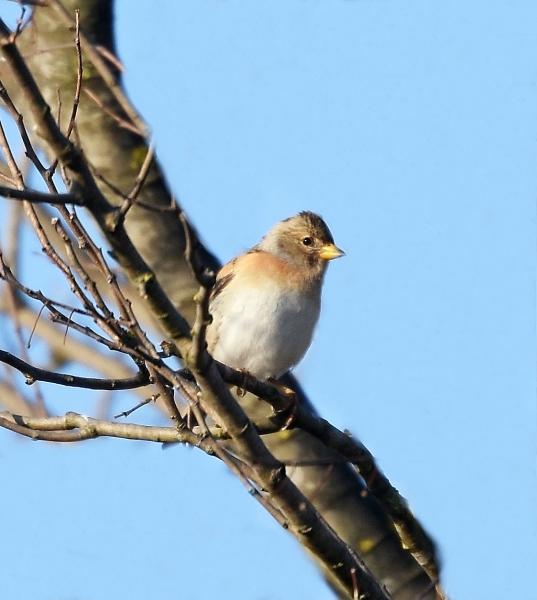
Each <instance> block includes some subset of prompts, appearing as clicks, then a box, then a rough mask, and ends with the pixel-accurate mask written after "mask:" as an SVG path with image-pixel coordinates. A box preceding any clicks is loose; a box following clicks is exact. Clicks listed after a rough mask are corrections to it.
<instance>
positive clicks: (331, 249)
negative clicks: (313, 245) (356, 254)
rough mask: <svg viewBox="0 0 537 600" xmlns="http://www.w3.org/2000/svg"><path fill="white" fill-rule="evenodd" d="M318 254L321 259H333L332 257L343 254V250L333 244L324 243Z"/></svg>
mask: <svg viewBox="0 0 537 600" xmlns="http://www.w3.org/2000/svg"><path fill="white" fill-rule="evenodd" d="M319 256H320V257H321V258H322V259H323V260H333V259H334V258H339V257H340V256H345V252H343V250H340V249H339V248H338V247H337V246H336V245H335V244H325V245H324V246H323V247H322V248H321V251H320V252H319Z"/></svg>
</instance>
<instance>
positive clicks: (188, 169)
mask: <svg viewBox="0 0 537 600" xmlns="http://www.w3.org/2000/svg"><path fill="white" fill-rule="evenodd" d="M152 6H153V7H155V8H152V9H149V8H148V3H147V2H141V1H140V0H120V2H119V3H118V6H117V30H118V35H119V38H118V45H119V52H120V57H121V59H122V60H123V62H124V64H125V66H126V69H127V73H126V76H125V83H126V86H127V89H128V91H129V93H130V95H131V97H132V99H133V101H134V102H135V104H136V105H137V106H138V108H139V109H140V111H141V113H142V114H143V116H144V117H145V118H146V120H147V122H148V123H149V124H150V126H151V128H152V131H153V134H154V137H155V140H156V144H157V151H158V155H159V158H160V160H161V161H162V163H163V165H164V167H165V169H166V172H167V174H168V177H169V179H170V183H171V186H172V188H173V190H174V193H175V194H176V195H177V196H178V197H179V198H180V199H181V202H182V204H183V206H184V207H185V209H186V210H187V212H188V213H189V215H190V216H191V217H192V219H193V221H194V222H195V223H196V224H198V225H199V227H200V231H201V234H202V236H203V237H204V239H205V241H206V242H207V243H208V244H209V246H210V247H211V248H212V249H213V250H214V251H215V252H216V253H217V254H218V256H219V257H220V258H221V259H222V260H228V259H229V258H231V257H232V256H233V255H235V254H236V253H238V252H240V251H242V250H244V249H245V248H247V247H249V246H252V245H254V244H255V243H256V242H257V241H258V240H259V239H260V237H261V236H262V235H263V234H264V233H265V232H266V231H267V229H268V228H269V227H270V226H271V225H273V224H274V223H275V222H276V221H278V220H280V219H282V218H284V217H287V216H289V215H291V214H293V213H295V212H297V211H298V210H302V209H310V210H314V211H318V212H319V213H321V214H322V215H323V216H324V217H325V218H326V220H327V222H328V223H329V225H330V227H331V229H332V232H333V234H334V237H335V239H336V242H337V244H338V245H339V246H341V247H342V248H344V249H345V251H346V252H347V257H346V258H344V259H342V260H340V261H337V262H336V263H334V264H332V265H331V267H330V269H329V274H328V277H327V282H326V287H325V296H324V308H323V314H322V317H321V323H320V326H319V328H318V330H317V335H316V339H315V341H314V345H313V346H312V348H311V350H310V352H309V353H308V355H307V357H306V359H305V360H304V361H303V363H302V364H301V365H300V366H299V367H298V369H297V374H298V376H299V377H300V379H301V381H302V382H303V384H304V385H305V387H306V389H307V390H308V391H309V393H310V395H311V397H312V399H313V401H314V403H315V404H316V406H317V407H318V408H319V410H320V412H321V413H322V415H323V416H325V417H327V418H328V419H330V420H331V421H332V422H333V423H334V424H335V425H337V426H338V427H340V428H347V429H349V430H351V431H352V432H354V433H355V434H356V435H358V436H359V437H360V438H361V439H362V440H363V441H364V442H365V443H366V444H367V446H368V447H369V448H370V450H371V451H372V452H373V453H374V454H375V456H376V457H377V459H378V460H379V463H380V465H381V467H382V468H383V470H384V471H385V473H386V474H387V475H388V477H389V478H390V479H391V481H392V482H393V483H394V484H395V485H396V486H397V487H398V488H399V489H400V491H401V493H402V494H403V495H404V496H406V497H407V498H408V499H409V501H410V504H411V506H412V508H413V509H414V510H415V512H416V514H417V515H418V516H419V518H420V519H422V521H423V523H424V524H425V525H426V527H427V528H428V529H429V531H430V532H431V534H432V535H433V536H434V537H435V539H436V540H437V542H438V544H439V546H440V549H441V552H442V556H443V558H444V565H445V568H444V583H445V587H446V589H447V591H448V593H450V594H451V596H452V598H453V600H494V599H496V598H497V599H500V598H516V599H517V600H536V599H537V581H536V579H537V576H536V569H535V565H537V516H536V512H537V508H536V507H537V486H536V445H537V432H536V427H537V425H536V423H537V419H536V417H537V414H536V412H537V411H536V398H535V390H536V363H535V361H536V343H535V338H536V320H535V267H536V259H535V241H536V235H535V229H536V219H535V217H536V203H535V200H536V191H537V176H536V156H537V153H536V146H537V143H536V140H537V86H536V83H537V29H536V27H537V4H536V3H535V1H534V0H531V1H530V0H519V1H518V2H512V1H508V0H503V1H500V0H486V1H485V0H476V1H474V2H467V1H466V2H463V1H460V0H450V1H449V2H439V1H437V0H427V1H426V0H421V1H417V0H412V1H409V0H398V1H397V2H396V1H392V0H375V1H373V0H354V1H343V0H339V1H338V0H331V1H329V0H307V1H306V0H271V2H267V1H266V0H248V1H246V0H242V1H232V0H227V1H216V0H204V1H200V0H188V1H186V0H183V1H181V2H163V1H155V2H154V3H153V4H152ZM8 8H9V9H10V10H11V7H10V5H9V3H4V2H3V3H2V5H1V6H0V10H2V12H3V13H7V12H8V10H7V9H8ZM1 337H2V334H1V333H0V339H1ZM48 395H49V397H52V395H54V396H55V397H56V398H58V401H57V402H55V403H54V407H55V408H56V410H57V411H58V412H60V413H63V412H64V411H66V410H79V411H81V412H88V413H91V411H92V409H91V404H89V400H87V399H85V400H84V401H83V402H81V401H78V400H77V397H76V395H75V394H72V393H69V394H65V393H62V394H61V395H58V391H57V390H56V389H51V388H48ZM138 418H141V417H140V415H139V417H138ZM0 465H1V469H2V474H3V480H4V488H3V489H4V491H3V494H2V498H3V500H2V506H3V515H4V520H3V523H4V524H3V527H2V530H3V534H2V538H3V539H2V544H0V564H1V565H2V574H3V575H2V582H3V583H2V585H3V588H4V593H3V596H4V597H5V598H6V599H10V600H11V599H14V600H16V599H19V598H24V599H25V600H71V599H73V600H75V599H76V600H105V599H108V598H127V597H128V598H130V599H131V600H147V599H148V598H159V600H172V599H175V598H178V597H181V598H209V597H212V596H218V597H220V598H225V599H233V600H291V599H293V600H295V599H302V598H308V599H312V600H328V599H329V598H331V597H332V596H331V593H330V592H329V591H328V589H327V588H326V586H325V585H324V583H322V581H321V579H320V578H319V577H318V575H317V574H316V571H315V569H314V568H313V566H311V565H310V563H309V562H308V560H307V559H306V558H305V557H304V556H303V554H302V553H301V551H300V550H299V549H298V547H297V545H296V543H295V542H294V540H293V539H292V538H291V537H290V536H288V535H287V534H286V533H285V532H283V531H281V530H280V529H279V528H278V526H277V525H276V524H275V523H273V522H272V521H271V519H270V517H269V516H268V515H266V514H265V513H264V512H263V510H262V509H261V508H260V507H259V506H258V505H257V504H256V503H255V502H254V501H253V500H252V499H251V498H250V497H249V496H248V494H247V493H246V491H245V490H244V489H243V488H242V487H241V485H240V484H239V483H237V482H236V481H235V480H234V479H233V477H232V476H231V475H229V474H228V473H227V472H226V470H225V468H224V467H223V466H222V465H220V464H219V463H218V462H217V461H216V460H213V459H210V458H208V457H205V456H204V455H203V454H201V453H200V452H198V451H195V450H191V449H185V448H180V447H176V448H173V449H171V450H169V451H166V452H163V451H162V450H161V449H160V448H159V447H158V446H157V445H154V446H151V445H148V444H141V443H129V442H113V441H105V442H100V441H99V442H87V443H85V444H83V445H80V446H77V447H74V446H71V447H68V448H67V447H58V446H52V445H46V444H41V443H29V442H27V441H23V440H20V439H18V438H16V437H15V436H13V435H12V434H9V433H7V432H3V431H0ZM179 589H182V590H183V591H182V593H180V594H179V593H178V590H179Z"/></svg>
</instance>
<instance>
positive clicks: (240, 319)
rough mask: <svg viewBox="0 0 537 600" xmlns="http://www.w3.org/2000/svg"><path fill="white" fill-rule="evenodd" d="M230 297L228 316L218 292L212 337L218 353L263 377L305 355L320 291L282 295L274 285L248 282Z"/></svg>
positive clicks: (209, 335) (281, 370) (229, 362)
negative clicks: (220, 308)
mask: <svg viewBox="0 0 537 600" xmlns="http://www.w3.org/2000/svg"><path fill="white" fill-rule="evenodd" d="M319 294H320V290H319ZM229 300H230V299H229V298H227V299H226V314H225V316H220V315H219V311H218V310H217V307H218V304H219V298H218V297H217V298H216V299H215V302H214V307H211V308H212V310H213V313H214V314H213V318H214V320H213V323H212V324H211V325H210V326H209V328H208V331H207V342H208V345H209V350H211V352H212V355H213V357H214V358H216V359H217V360H219V361H220V362H223V363H224V364H227V365H229V366H230V367H234V368H236V369H246V370H247V371H249V372H250V373H251V374H252V375H254V376H255V377H257V378H258V379H267V378H268V377H279V376H280V375H283V374H284V373H285V372H286V371H288V370H289V369H291V368H292V367H293V366H295V365H296V364H297V363H298V362H299V361H300V360H301V359H302V357H303V356H304V354H305V353H306V350H307V349H308V347H309V345H310V343H311V340H312V337H313V330H314V328H315V325H316V323H317V319H318V318H319V304H320V303H319V295H317V296H316V297H315V296H314V297H306V298H305V297H304V296H303V295H301V296H300V295H299V293H298V291H296V290H288V291H287V293H286V294H285V297H284V298H282V297H281V295H277V294H276V293H275V292H274V289H273V288H272V287H265V288H264V289H260V288H259V287H251V288H250V287H243V289H242V291H241V293H240V294H239V295H236V294H235V295H234V296H233V302H229ZM215 309H216V310H215Z"/></svg>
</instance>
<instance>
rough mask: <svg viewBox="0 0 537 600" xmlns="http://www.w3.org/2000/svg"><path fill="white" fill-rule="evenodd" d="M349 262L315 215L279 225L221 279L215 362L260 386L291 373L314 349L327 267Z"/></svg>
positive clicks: (212, 344) (215, 294) (213, 328)
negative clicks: (337, 261)
mask: <svg viewBox="0 0 537 600" xmlns="http://www.w3.org/2000/svg"><path fill="white" fill-rule="evenodd" d="M343 255H344V252H343V251H342V250H340V249H339V248H338V247H337V246H335V245H334V239H333V237H332V234H331V233H330V230H329V229H328V227H327V225H326V223H325V222H324V221H323V220H322V219H321V217H319V216H318V215H316V214H315V213H312V212H308V211H304V212H301V213H299V214H298V215H295V216H293V217H290V218H289V219H285V220H284V221H281V222H280V223H278V224H276V225H275V226H274V227H273V228H272V229H271V230H270V231H269V232H268V233H267V235H265V237H264V238H263V239H262V240H261V241H260V242H259V244H257V246H255V247H254V248H252V249H251V250H248V251H247V252H245V253H244V254H240V255H239V256H237V257H236V258H234V259H233V260H231V261H230V262H229V263H227V264H226V265H225V266H224V267H222V269H221V270H220V272H219V273H218V276H217V279H216V284H215V286H214V288H213V291H212V295H211V300H210V305H209V311H210V313H211V315H212V323H211V324H210V325H209V327H208V329H207V347H208V350H209V352H210V353H211V355H212V356H213V357H214V358H215V359H217V360H218V361H220V362H222V363H224V364H226V365H228V366H230V367H234V368H235V369H242V370H245V371H247V372H248V373H250V374H252V375H253V376H254V377H256V378H258V379H261V380H266V379H276V378H278V377H280V376H281V375H283V374H284V373H286V372H287V371H289V369H291V368H292V367H294V366H295V365H296V364H297V363H299V362H300V360H301V359H302V358H303V356H304V354H305V353H306V351H307V349H308V348H309V346H310V344H311V340H312V337H313V330H314V328H315V325H316V323H317V320H318V318H319V312H320V308H321V291H322V285H323V279H324V274H325V272H326V267H327V266H328V261H330V260H332V259H334V258H338V257H340V256H343Z"/></svg>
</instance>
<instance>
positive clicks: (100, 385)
mask: <svg viewBox="0 0 537 600" xmlns="http://www.w3.org/2000/svg"><path fill="white" fill-rule="evenodd" d="M0 361H2V362H4V363H6V364H7V365H10V366H12V367H13V368H15V369H17V370H18V371H20V372H21V373H22V374H23V375H24V376H25V377H26V384H27V385H32V384H33V383H34V382H35V381H46V382H48V383H56V384H58V385H63V386H67V387H77V388H85V389H88V390H132V389H135V388H138V387H142V386H144V385H147V384H148V383H151V378H150V377H149V373H148V372H147V370H146V369H145V368H144V367H140V372H139V373H138V375H135V376H134V377H130V378H128V379H96V378H94V377H78V376H77V375H67V374H65V373H53V372H52V371H47V370H46V369H40V368H39V367H34V366H32V365H30V364H29V363H27V362H25V361H24V360H21V359H20V358H17V357H16V356H13V354H11V353H10V352H6V351H5V350H0Z"/></svg>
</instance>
